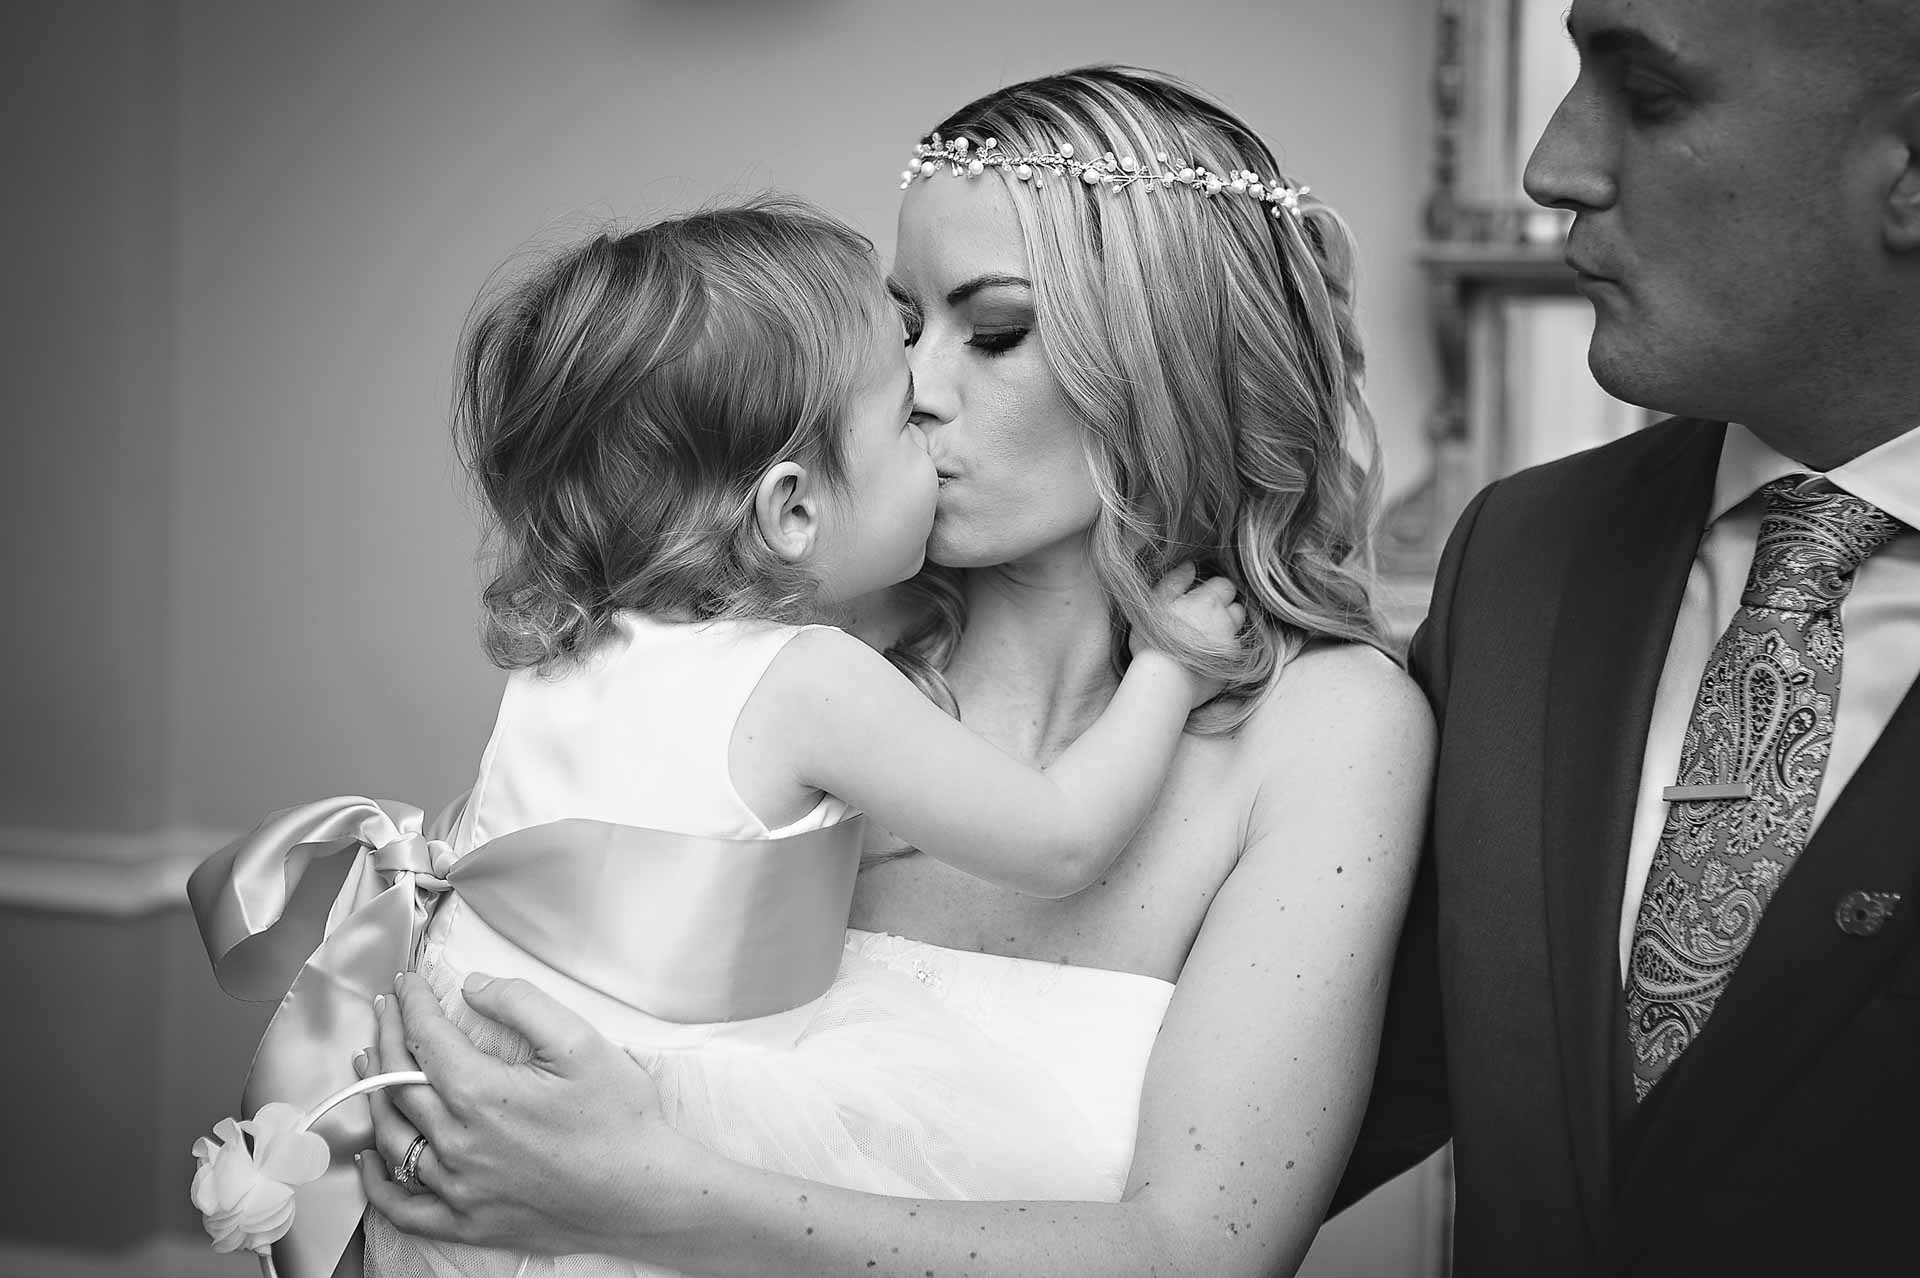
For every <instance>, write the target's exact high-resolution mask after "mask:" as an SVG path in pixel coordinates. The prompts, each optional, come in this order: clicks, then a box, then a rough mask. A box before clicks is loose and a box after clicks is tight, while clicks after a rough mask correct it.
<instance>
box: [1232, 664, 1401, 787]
mask: <svg viewBox="0 0 1920 1278" xmlns="http://www.w3.org/2000/svg"><path fill="white" fill-rule="evenodd" d="M1433 738H1434V729H1433V713H1432V711H1431V709H1429V707H1428V705H1427V699H1426V697H1425V696H1424V695H1423V694H1422V693H1421V691H1420V688H1419V685H1417V684H1415V683H1414V681H1413V679H1412V677H1411V676H1409V675H1408V674H1407V672H1406V671H1405V670H1403V669H1401V667H1400V666H1399V665H1397V664H1396V663H1395V662H1394V661H1393V660H1392V659H1391V658H1390V657H1388V656H1386V655H1385V654H1384V653H1382V652H1380V651H1379V650H1378V649H1375V648H1372V647H1369V646H1367V645H1366V644H1359V643H1338V644H1332V643H1330V644H1316V645H1313V646H1311V647H1309V648H1307V649H1306V650H1305V651H1303V652H1301V653H1300V654H1299V655H1297V656H1295V657H1294V658H1293V660H1292V661H1290V662H1288V663H1287V665H1286V666H1285V667H1284V668H1283V669H1282V670H1281V672H1280V674H1279V676H1278V677H1277V678H1276V679H1275V680H1274V683H1273V687H1272V688H1270V689H1269V690H1268V692H1267V694H1266V696H1265V697H1263V698H1262V699H1261V701H1260V703H1259V705H1258V706H1257V707H1256V708H1255V710H1254V712H1253V714H1252V715H1251V716H1249V718H1248V719H1247V722H1246V724H1245V725H1244V726H1243V727H1242V729H1241V731H1240V733H1239V735H1238V741H1237V745H1238V749H1237V751H1236V753H1237V754H1238V755H1239V756H1240V759H1241V762H1242V763H1243V764H1245V765H1246V766H1249V767H1252V768H1253V769H1255V770H1256V771H1257V772H1258V773H1259V774H1261V776H1262V778H1263V779H1282V778H1285V777H1287V776H1295V775H1299V774H1300V773H1301V771H1302V768H1301V764H1302V762H1303V761H1306V760H1312V761H1313V762H1314V763H1315V765H1316V766H1315V767H1314V768H1313V769H1312V771H1316V772H1318V771H1321V770H1323V769H1324V768H1325V767H1326V766H1327V765H1329V764H1341V763H1357V762H1362V761H1371V762H1372V763H1373V764H1376V765H1382V766H1390V767H1408V768H1424V767H1426V766H1428V764H1429V762H1430V760H1431V757H1432V753H1433Z"/></svg>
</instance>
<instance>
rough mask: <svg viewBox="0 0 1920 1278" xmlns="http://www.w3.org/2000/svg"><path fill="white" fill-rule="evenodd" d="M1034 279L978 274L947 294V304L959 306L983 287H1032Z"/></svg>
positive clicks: (1021, 276) (1020, 276) (1019, 276)
mask: <svg viewBox="0 0 1920 1278" xmlns="http://www.w3.org/2000/svg"><path fill="white" fill-rule="evenodd" d="M1032 287H1033V281H1032V280H1030V279H1028V278H1026V277H1025V276H1024V275H992V274H989V275H976V276H974V277H973V278H972V279H970V280H968V281H967V282H966V283H965V284H962V285H960V286H959V287H958V288H956V289H954V290H953V291H952V292H951V293H948V294H947V305H948V306H958V305H960V303H962V302H964V301H966V300H967V299H968V298H969V297H972V296H973V295H974V294H975V293H978V292H980V291H981V290H982V289H988V288H1028V289H1030V288H1032Z"/></svg>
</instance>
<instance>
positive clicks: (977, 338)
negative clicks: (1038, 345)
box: [967, 328, 1033, 355]
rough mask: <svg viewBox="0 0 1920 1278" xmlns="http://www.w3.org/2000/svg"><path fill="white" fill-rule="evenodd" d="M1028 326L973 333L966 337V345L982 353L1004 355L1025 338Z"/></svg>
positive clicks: (1030, 330) (1028, 330)
mask: <svg viewBox="0 0 1920 1278" xmlns="http://www.w3.org/2000/svg"><path fill="white" fill-rule="evenodd" d="M1032 331H1033V330H1032V329H1028V328H1002V329H995V330H993V331H992V332H988V333H975V334H974V335H973V336H972V337H970V338H968V339H967V345H969V346H971V347H973V348H974V349H975V350H977V351H979V352H980V353H981V354H983V355H1004V354H1006V353H1007V352H1008V351H1010V350H1012V349H1013V348H1014V347H1016V346H1018V345H1019V344H1020V343H1021V342H1024V341H1026V340H1027V334H1028V333H1031V332H1032Z"/></svg>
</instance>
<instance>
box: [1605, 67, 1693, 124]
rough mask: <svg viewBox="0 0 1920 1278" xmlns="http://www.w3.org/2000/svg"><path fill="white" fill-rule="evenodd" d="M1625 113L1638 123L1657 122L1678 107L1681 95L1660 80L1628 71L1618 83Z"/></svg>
mask: <svg viewBox="0 0 1920 1278" xmlns="http://www.w3.org/2000/svg"><path fill="white" fill-rule="evenodd" d="M1620 96H1621V98H1622V99H1624V100H1625V102H1626V104H1627V114H1628V115H1630V116H1631V117H1632V118H1633V120H1634V122H1635V123H1638V124H1658V123H1660V122H1661V121H1663V120H1666V119H1668V118H1670V117H1671V116H1672V115H1673V114H1674V112H1676V111H1678V110H1679V109H1680V105H1681V101H1682V99H1681V95H1680V94H1679V93H1678V92H1677V91H1676V90H1675V89H1674V88H1673V86H1671V85H1669V84H1667V83H1665V82H1664V81H1661V80H1655V79H1651V78H1649V77H1647V76H1642V75H1635V74H1632V73H1629V74H1628V75H1627V76H1626V77H1625V78H1623V79H1622V81H1621V83H1620Z"/></svg>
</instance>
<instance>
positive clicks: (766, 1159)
mask: <svg viewBox="0 0 1920 1278" xmlns="http://www.w3.org/2000/svg"><path fill="white" fill-rule="evenodd" d="M428 975H429V979H430V980H431V981H432V983H433V985H434V987H435V988H436V989H437V990H439V991H440V992H441V998H442V1002H443V1004H444V1005H445V1006H446V1007H447V1008H448V1012H449V1015H451V1016H453V1018H454V1019H455V1022H456V1023H457V1024H460V1025H461V1027H462V1028H463V1029H464V1030H466V1032H467V1033H468V1035H469V1037H471V1038H473V1039H474V1041H475V1042H476V1043H477V1044H478V1045H480V1046H481V1047H482V1048H483V1049H484V1050H487V1051H489V1052H492V1053H493V1054H495V1055H499V1056H504V1057H508V1058H510V1059H511V1058H514V1057H517V1056H524V1054H525V1051H526V1045H525V1043H524V1041H522V1040H519V1039H518V1036H517V1035H513V1034H512V1033H511V1032H510V1031H507V1030H505V1029H504V1028H503V1027H501V1026H499V1025H496V1024H494V1023H493V1022H490V1021H487V1020H485V1019H484V1018H483V1017H480V1016H479V1015H478V1014H477V1013H475V1012H473V1011H472V1010H471V1009H469V1008H467V1007H466V1006H465V1004H464V1002H463V1001H462V1000H461V998H460V994H459V981H460V977H459V975H457V974H454V973H452V972H449V971H447V970H446V969H440V970H438V971H430V972H429V973H428ZM661 1025H662V1029H661V1032H660V1034H659V1035H658V1036H657V1038H658V1039H659V1040H660V1041H647V1042H627V1043H626V1044H625V1046H626V1048H627V1051H628V1053H629V1054H630V1055H632V1056H633V1058H634V1059H635V1060H637V1061H639V1062H640V1064H642V1065H644V1066H645V1067H646V1068H647V1070H648V1072H649V1073H651V1074H652V1075H653V1077H654V1080H655V1081H656V1082H657V1083H658V1084H659V1087H660V1097H661V1104H662V1106H663V1109H664V1112H665V1115H666V1117H667V1120H668V1121H669V1122H671V1123H672V1124H673V1125H674V1127H676V1128H677V1129H679V1130H680V1131H681V1132H683V1133H685V1134H686V1135H689V1136H691V1137H693V1138H694V1139H696V1140H698V1141H699V1142H700V1143H702V1144H703V1145H706V1146H707V1147H708V1148H710V1149H712V1150H714V1151H716V1152H718V1153H721V1154H724V1155H726V1156H727V1157H729V1158H732V1159H735V1160H737V1161H739V1162H742V1163H746V1164H748V1165H751V1166H754V1167H760V1168H764V1169H766V1170H768V1171H774V1172H781V1173H784V1174H787V1175H791V1176H797V1177H800V1178H803V1179H806V1180H812V1181H818V1182H820V1183H822V1184H827V1185H837V1186H841V1187H844V1188H848V1189H857V1190H865V1191H868V1192H871V1193H877V1194H890V1195H896V1196H904V1197H916V1198H946V1199H975V1200H1009V1199H1012V1200H1029V1199H1038V1200H1046V1199H1105V1198H1110V1197H1111V1196H1112V1185H1111V1183H1110V1177H1109V1175H1108V1174H1107V1173H1106V1172H1105V1171H1104V1170H1103V1162H1104V1161H1106V1160H1104V1159H1103V1157H1102V1155H1101V1152H1100V1151H1099V1148H1098V1144H1097V1141H1096V1139H1095V1136H1094V1133H1093V1130H1092V1127H1091V1125H1090V1124H1089V1121H1088V1120H1087V1118H1086V1116H1085V1115H1084V1113H1083V1112H1082V1110H1081V1109H1080V1108H1079V1107H1078V1106H1077V1105H1076V1104H1075V1103H1074V1101H1073V1099H1072V1097H1070V1096H1069V1095H1067V1094H1066V1091H1065V1089H1064V1088H1063V1087H1062V1086H1061V1084H1060V1083H1059V1082H1057V1081H1056V1080H1055V1078H1054V1077H1053V1076H1052V1075H1050V1074H1049V1073H1048V1072H1047V1071H1046V1070H1044V1069H1043V1068H1041V1067H1039V1066H1038V1065H1036V1064H1034V1063H1033V1062H1031V1061H1028V1060H1025V1059H1024V1058H1022V1057H1020V1056H1018V1055H1016V1054H1015V1053H1012V1052H1010V1051H1009V1050H1008V1049H1007V1048H1005V1047H1003V1046H1000V1045H998V1044H996V1043H994V1042H993V1041H992V1040H990V1039H988V1038H987V1037H986V1036H985V1035H984V1034H982V1033H981V1032H980V1031H979V1030H978V1029H976V1028H974V1026H973V1025H971V1024H970V1023H969V1022H967V1021H966V1020H964V1019H962V1018H961V1017H960V1016H959V1015H958V1014H957V1013H954V1012H952V1011H949V1010H947V1009H946V1008H943V1007H942V1006H941V1005H940V1004H939V1003H938V1002H937V1001H936V1000H935V998H934V997H932V995H931V994H930V992H929V991H928V990H927V989H926V988H924V987H923V986H921V985H920V984H918V983H916V982H915V981H914V980H913V979H912V978H911V977H909V976H907V975H905V974H903V973H900V972H897V971H892V970H889V969H888V968H886V967H883V966H881V965H880V964H879V963H877V962H875V961H873V960H872V959H869V958H866V957H864V956H862V955H860V954H857V953H855V952H853V951H852V950H849V951H848V952H847V954H846V955H845V956H844V958H843V960H842V963H841V967H840V971H839V974H838V976H837V977H836V978H835V980H834V983H833V986H832V987H831V988H830V989H829V990H828V991H827V992H826V993H825V994H824V995H822V996H821V997H820V998H819V999H816V1000H815V1001H814V1002H812V1003H809V1004H806V1005H805V1006H804V1007H800V1008H796V1009H794V1010H793V1011H790V1012H782V1013H779V1014H777V1015H775V1016H771V1017H762V1018H759V1019H757V1020H754V1021H736V1022H728V1023H724V1024H720V1025H710V1026H667V1025H666V1024H665V1023H664V1022H663V1023H661ZM651 1037H656V1036H650V1038H651ZM367 1272H368V1274H369V1275H371V1276H373V1278H476V1276H479V1278H493V1276H495V1275H498V1276H500V1278H603V1276H604V1278H613V1276H616V1275H617V1276H621V1278H625V1276H628V1275H664V1274H668V1273H671V1272H673V1271H671V1270H667V1269H660V1268H654V1267H649V1266H647V1265H643V1264H638V1263H634V1262H631V1261H626V1260H620V1259H616V1258H613V1257H608V1256H557V1257H555V1256H528V1255H524V1254H519V1253H514V1252H507V1251H499V1250H491V1249H485V1248H476V1247H467V1246H463V1245H459V1244H448V1243H438V1242H432V1241H429V1240H426V1239H419V1238H414V1237H412V1236H410V1235H407V1234H403V1233H401V1232H399V1231H398V1230H397V1229H395V1228H394V1226H393V1225H391V1224H390V1223H388V1222H387V1221H386V1220H385V1218H383V1217H381V1216H379V1215H378V1214H377V1213H373V1212H369V1213H368V1217H367Z"/></svg>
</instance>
